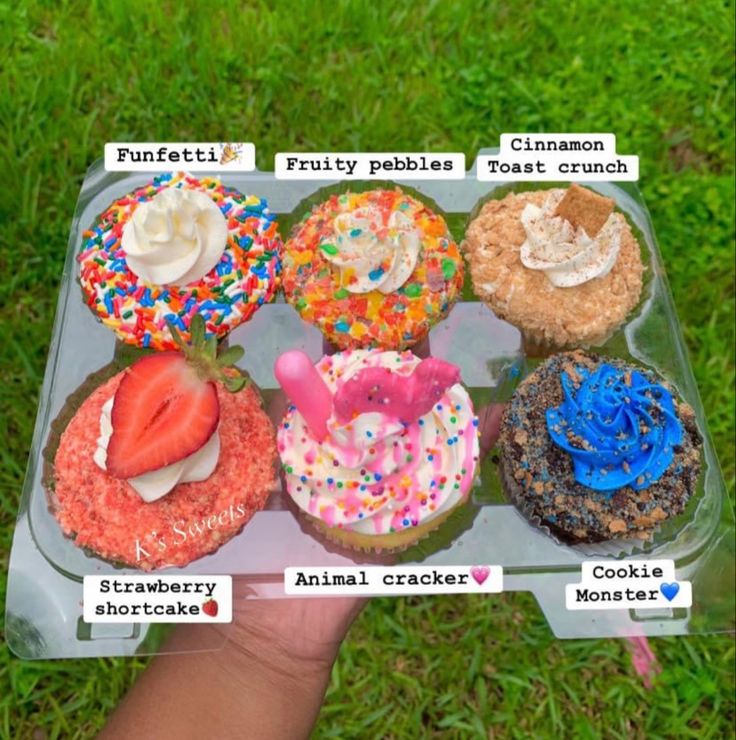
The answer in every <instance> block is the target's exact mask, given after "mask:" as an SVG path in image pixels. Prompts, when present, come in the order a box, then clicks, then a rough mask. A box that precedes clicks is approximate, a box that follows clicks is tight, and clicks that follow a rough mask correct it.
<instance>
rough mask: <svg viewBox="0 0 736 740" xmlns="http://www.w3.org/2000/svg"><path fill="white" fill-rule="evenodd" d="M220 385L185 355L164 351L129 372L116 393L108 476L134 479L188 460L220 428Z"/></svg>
mask: <svg viewBox="0 0 736 740" xmlns="http://www.w3.org/2000/svg"><path fill="white" fill-rule="evenodd" d="M219 421H220V403H219V401H218V400H217V390H216V387H215V384H214V383H213V382H211V381H208V380H202V378H200V377H199V375H198V373H197V369H196V368H195V367H194V366H193V365H192V364H190V363H188V362H187V360H186V358H185V356H184V354H182V353H181V352H159V353H157V354H155V355H148V356H146V357H143V358H142V359H140V360H138V361H137V362H136V363H135V364H134V365H131V367H129V368H128V371H127V372H126V373H125V376H124V377H123V379H122V381H121V382H120V385H119V386H118V389H117V391H116V393H115V402H114V404H113V407H112V428H113V432H112V435H111V437H110V443H109V444H108V447H107V463H106V467H107V472H108V473H109V474H110V475H112V476H113V477H115V478H125V479H127V478H135V477H136V476H138V475H142V474H143V473H148V472H150V471H152V470H159V469H160V468H163V467H165V466H166V465H171V464H172V463H175V462H178V461H179V460H183V459H184V458H185V457H188V456H189V455H191V454H193V453H194V452H196V451H197V450H198V449H200V448H201V447H202V446H203V445H204V444H205V443H206V442H207V440H209V438H210V437H211V436H212V435H213V434H214V432H215V429H217V424H218V423H219Z"/></svg>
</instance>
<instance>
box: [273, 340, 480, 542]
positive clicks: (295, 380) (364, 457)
mask: <svg viewBox="0 0 736 740" xmlns="http://www.w3.org/2000/svg"><path fill="white" fill-rule="evenodd" d="M275 369H276V376H277V378H278V379H279V382H280V383H281V385H282V387H283V388H284V390H285V392H286V395H287V396H288V397H289V400H290V401H291V402H292V404H293V405H291V406H290V407H289V408H288V411H287V413H286V415H285V417H284V419H283V422H282V423H281V426H280V427H279V430H278V435H277V439H278V450H279V454H280V456H281V461H282V463H283V466H284V470H285V474H286V487H287V490H288V493H289V495H290V496H291V497H292V499H293V500H294V502H295V503H296V505H297V507H298V508H299V510H300V511H301V513H302V514H303V516H304V517H305V518H306V519H307V520H308V521H309V522H310V523H311V524H312V525H314V526H315V527H316V528H317V529H318V530H319V531H320V532H321V533H323V534H324V535H325V536H326V537H327V538H328V539H329V540H332V541H334V542H336V543H338V544H340V545H343V546H346V547H348V548H350V549H354V550H366V551H371V550H373V551H382V550H389V551H398V550H403V549H406V548H407V547H409V546H410V545H412V544H414V543H415V542H417V541H419V540H420V539H422V538H424V537H425V536H426V535H428V534H429V533H430V532H431V531H432V530H434V529H436V528H437V527H439V526H440V524H441V523H442V522H443V521H445V520H446V519H447V518H448V517H449V515H450V514H451V512H452V511H453V510H454V509H455V508H456V507H459V506H461V505H462V504H463V503H464V502H465V501H467V499H468V495H469V492H470V489H471V486H472V485H473V482H474V478H475V473H476V468H477V465H478V458H479V445H478V420H477V418H476V417H475V415H474V412H473V405H472V402H471V400H470V397H469V396H468V394H467V392H466V390H465V389H464V388H463V386H462V385H461V384H460V371H459V369H458V368H457V367H455V366H454V365H451V364H450V363H447V362H444V361H442V360H438V359H434V358H429V359H425V360H420V359H419V358H418V357H416V356H415V355H413V354H412V353H411V352H409V351H405V352H402V353H398V352H393V351H386V352H384V351H381V350H347V351H344V352H337V353H335V354H334V355H331V356H326V357H323V358H322V359H321V360H320V361H319V362H318V363H317V365H316V366H315V365H312V364H311V361H310V360H309V358H308V357H307V356H306V355H304V354H303V353H301V352H287V353H286V354H284V355H282V356H281V357H280V358H279V359H278V360H277V363H276V368H275Z"/></svg>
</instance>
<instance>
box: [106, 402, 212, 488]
mask: <svg viewBox="0 0 736 740" xmlns="http://www.w3.org/2000/svg"><path fill="white" fill-rule="evenodd" d="M114 402H115V396H113V397H112V398H110V399H108V400H107V401H106V402H105V405H104V406H103V407H102V413H101V414H100V436H99V437H98V439H97V449H96V450H95V452H94V455H93V458H94V461H95V463H96V464H97V465H98V467H100V468H102V469H103V470H107V467H106V464H107V445H108V444H109V443H110V437H111V436H112V407H113V404H114ZM219 457H220V434H219V431H218V430H217V429H216V430H215V432H214V434H213V435H212V436H211V437H210V438H209V439H208V440H207V442H206V444H205V445H204V446H203V447H200V448H199V449H198V450H197V451H196V452H194V453H192V454H191V455H189V457H185V458H184V459H183V460H179V462H175V463H172V464H171V465H166V466H165V467H163V468H160V469H159V470H152V471H151V472H149V473H143V475H138V476H136V477H135V478H128V481H127V482H128V483H130V485H131V486H132V487H133V488H134V489H135V491H136V492H137V493H138V495H139V496H140V497H141V498H142V499H143V500H144V501H145V502H146V503H151V502H152V501H156V500H158V499H160V498H161V497H162V496H165V495H166V494H167V493H169V491H171V490H172V489H173V488H174V486H176V485H177V483H195V482H198V481H203V480H207V478H209V477H210V476H211V475H212V473H213V472H214V470H215V468H216V467H217V460H218V458H219Z"/></svg>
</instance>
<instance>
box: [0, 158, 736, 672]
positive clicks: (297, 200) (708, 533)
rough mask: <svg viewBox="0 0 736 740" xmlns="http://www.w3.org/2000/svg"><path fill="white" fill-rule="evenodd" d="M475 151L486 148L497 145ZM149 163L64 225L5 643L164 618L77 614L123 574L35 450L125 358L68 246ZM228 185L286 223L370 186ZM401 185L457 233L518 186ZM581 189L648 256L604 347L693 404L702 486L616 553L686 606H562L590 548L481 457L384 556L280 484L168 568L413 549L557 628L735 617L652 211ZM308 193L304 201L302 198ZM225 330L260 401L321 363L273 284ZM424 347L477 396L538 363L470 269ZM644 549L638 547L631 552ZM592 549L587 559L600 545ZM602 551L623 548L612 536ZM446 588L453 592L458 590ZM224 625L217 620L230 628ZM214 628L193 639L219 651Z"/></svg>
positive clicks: (250, 583) (113, 181) (46, 649)
mask: <svg viewBox="0 0 736 740" xmlns="http://www.w3.org/2000/svg"><path fill="white" fill-rule="evenodd" d="M481 153H492V150H488V151H487V152H486V151H483V152H481ZM150 178H151V175H149V174H147V173H131V174H126V173H112V172H106V171H105V170H104V168H103V165H102V162H101V161H98V162H96V163H95V164H94V165H93V166H92V167H91V168H90V169H89V171H88V173H87V176H86V177H85V180H84V183H83V186H82V190H81V193H80V196H79V201H78V203H77V208H76V211H75V214H74V219H73V222H72V226H71V232H70V237H69V244H68V251H67V257H66V262H65V266H64V273H63V277H62V282H61V289H60V295H59V304H58V309H57V314H56V320H55V323H54V330H53V337H52V341H51V347H50V349H49V358H48V364H47V367H46V374H45V377H44V383H43V387H42V390H41V395H40V403H39V410H38V417H37V419H36V426H35V431H34V436H33V443H32V448H31V453H30V457H29V462H28V469H27V473H26V480H25V484H24V488H23V495H22V500H21V505H20V511H19V516H18V524H17V528H16V532H15V537H14V541H13V548H12V552H11V559H10V573H9V581H8V594H7V602H6V604H7V606H6V608H7V615H8V622H7V625H8V629H7V633H6V636H7V639H8V642H9V644H10V647H11V648H12V649H13V651H14V652H16V653H17V654H19V655H21V656H24V657H39V658H41V657H72V656H100V655H124V654H133V653H144V652H157V651H159V650H160V638H161V636H162V635H163V634H165V632H166V630H165V629H164V627H162V626H161V625H150V626H149V625H145V624H130V625H101V624H98V625H87V624H85V623H84V622H83V621H82V620H81V603H80V602H81V595H82V586H81V582H82V578H83V576H84V575H99V574H104V573H116V574H122V573H133V572H137V571H133V570H125V569H120V568H116V567H114V566H113V565H111V564H109V563H106V562H104V561H103V560H100V559H98V558H95V557H93V556H89V555H87V554H86V553H85V552H84V551H82V550H81V549H79V548H77V547H75V546H74V544H73V543H72V542H71V540H69V539H67V538H66V537H64V535H63V534H62V532H61V529H60V528H59V526H58V524H57V522H56V521H55V519H54V518H53V516H52V515H51V513H50V512H49V510H48V505H47V497H46V494H45V491H44V488H43V485H42V480H43V475H44V464H45V461H44V455H43V451H44V449H45V448H46V445H47V444H48V442H49V440H50V438H52V437H53V431H52V428H51V424H52V422H53V421H54V419H56V417H57V416H58V415H59V413H60V412H61V410H62V409H63V408H64V405H65V403H66V401H67V398H68V396H69V395H70V394H72V393H73V392H74V391H75V390H76V389H78V388H79V386H80V385H82V383H83V382H84V381H85V379H86V378H87V377H88V376H89V375H90V374H92V373H94V372H96V371H99V370H100V369H101V368H103V367H104V366H106V365H108V364H109V363H110V362H111V361H113V360H116V361H118V362H120V363H123V364H124V363H126V362H129V361H130V356H131V353H130V349H128V348H125V347H123V346H122V345H121V344H119V343H116V341H115V336H114V334H113V333H112V332H111V331H110V330H109V329H107V328H105V327H104V326H102V324H100V323H98V322H97V320H96V319H95V318H94V316H93V315H92V313H91V312H90V311H89V310H88V308H87V307H86V306H85V304H84V301H83V299H82V294H81V290H80V288H79V285H78V282H77V263H76V261H75V255H76V254H77V253H78V252H79V249H80V246H81V242H82V231H83V230H84V229H85V228H87V227H88V226H89V225H90V224H91V223H92V222H93V221H94V220H95V218H96V216H97V215H98V214H99V213H100V212H102V211H103V210H104V209H105V208H106V207H107V206H108V205H109V203H111V202H112V201H113V200H115V199H116V198H118V197H120V196H122V195H124V194H126V193H128V192H130V191H131V190H133V189H135V188H136V187H139V186H141V185H143V184H144V183H145V182H147V181H148V180H150ZM225 182H226V184H227V185H231V186H233V187H236V188H238V189H239V190H241V191H242V192H246V193H254V194H256V195H258V196H260V197H262V198H266V199H267V200H268V202H269V205H270V207H271V209H272V210H273V211H275V212H276V213H278V214H279V216H280V218H279V223H280V230H281V234H282V236H283V237H284V238H286V237H287V235H288V231H289V228H290V226H291V225H292V224H293V223H295V222H296V221H298V220H299V218H301V216H302V215H303V213H304V211H305V208H306V207H307V204H308V203H312V202H314V201H315V200H319V199H320V197H321V196H322V192H320V191H321V190H322V189H323V188H328V189H329V190H330V191H335V190H342V189H349V188H352V189H366V188H368V187H376V186H378V185H380V184H379V183H375V182H374V183H354V182H353V183H347V182H346V183H339V182H338V181H326V180H322V181H309V182H307V181H281V180H276V179H275V178H274V176H273V174H272V173H267V172H253V173H234V174H232V175H228V176H227V178H226V179H225ZM396 184H399V185H401V186H402V187H405V188H406V189H408V190H410V191H413V192H414V193H416V194H417V195H418V196H419V197H424V198H427V199H429V200H431V201H434V203H435V204H436V205H437V207H438V209H439V210H440V212H442V213H443V215H444V216H445V218H446V219H447V221H448V224H449V226H450V230H451V232H452V234H453V236H454V237H455V239H456V240H457V241H458V242H460V241H461V240H462V238H463V235H464V232H465V228H466V226H467V224H468V222H469V220H470V218H472V216H473V215H474V214H475V212H476V211H477V209H478V208H479V206H480V204H482V203H483V202H485V200H487V199H488V198H495V197H503V195H505V193H506V192H508V190H509V189H514V188H515V187H516V186H514V185H508V184H502V183H488V182H478V181H477V180H476V178H475V172H474V169H473V170H471V171H470V172H469V173H468V176H467V178H466V179H465V180H462V181H457V180H453V181H437V180H429V181H419V180H413V181H406V182H403V181H401V180H396ZM552 186H553V183H541V184H538V185H535V184H530V183H525V184H523V185H520V186H518V187H519V188H520V189H524V190H528V189H542V188H549V187H552ZM590 187H592V188H593V189H595V190H597V191H599V192H601V193H602V194H604V195H607V196H610V197H612V198H614V199H615V200H616V203H617V205H618V207H619V208H620V209H621V211H623V212H624V213H625V214H626V216H627V217H628V219H629V221H630V223H631V224H632V225H633V227H634V229H635V233H636V235H637V236H638V238H639V241H640V244H641V246H642V249H643V253H644V261H645V263H646V264H647V267H648V270H647V279H646V282H645V287H644V292H643V297H642V301H641V302H640V305H639V306H638V307H637V309H636V310H635V311H634V313H633V315H632V316H631V317H629V320H628V322H627V324H626V325H625V326H624V327H623V328H622V329H621V330H619V331H617V332H616V333H615V334H614V335H613V336H612V337H611V338H610V339H609V340H608V341H607V342H606V344H605V345H604V346H602V347H599V348H596V349H597V350H599V351H600V352H601V353H602V354H607V355H613V356H618V357H623V358H626V359H632V360H634V361H636V362H638V363H641V364H644V365H647V366H649V367H653V368H655V369H656V370H657V371H658V372H659V373H660V374H661V375H663V376H664V377H665V378H667V379H668V380H669V381H670V382H671V383H672V384H674V385H675V386H676V388H677V390H678V391H679V393H680V394H681V395H682V397H683V398H684V399H685V400H686V401H687V402H688V403H689V404H690V405H691V406H692V407H693V408H694V409H695V412H696V415H697V419H698V423H699V427H700V430H701V432H702V434H703V437H704V445H703V470H702V473H701V477H700V484H699V491H698V493H697V495H696V496H695V497H694V498H693V500H692V501H691V503H690V504H689V506H688V508H687V510H686V512H685V514H683V515H682V516H681V517H678V518H677V520H673V521H672V522H669V523H667V525H666V526H665V527H663V528H662V530H661V531H660V532H659V533H658V534H657V536H656V537H655V539H654V541H653V542H652V543H650V544H648V545H642V546H638V547H639V549H637V550H632V551H631V552H630V553H629V554H628V555H627V557H651V558H671V559H673V560H674V561H675V566H676V573H677V579H678V580H690V581H692V583H693V607H692V609H687V610H677V609H675V610H673V609H667V610H656V611H655V610H627V609H624V610H615V611H606V610H596V611H568V610H567V609H566V607H565V584H566V583H569V582H577V581H579V573H580V563H581V562H582V561H583V560H585V559H586V558H587V557H590V555H591V553H590V552H589V551H586V549H585V548H580V547H569V546H565V545H560V544H557V543H556V542H555V541H554V540H553V539H552V538H551V537H549V536H548V535H547V534H545V533H544V532H543V531H540V530H539V529H536V528H534V527H533V526H531V525H530V524H529V523H528V522H527V521H526V520H525V519H524V518H523V517H522V516H521V515H520V514H519V513H518V512H517V511H516V509H515V508H514V507H513V506H511V505H510V504H509V503H508V502H507V501H506V499H505V496H504V494H503V492H502V489H501V485H500V480H499V477H498V474H497V471H496V466H495V463H494V461H493V455H492V454H491V455H489V456H488V457H487V458H486V460H485V461H484V463H483V465H482V469H481V483H480V485H479V486H477V487H476V488H475V489H474V492H473V497H472V501H471V502H470V503H469V504H468V505H467V506H465V507H464V508H463V509H462V510H461V513H459V514H458V515H457V516H455V517H453V518H452V521H450V522H448V524H447V525H444V526H443V527H442V528H441V529H440V530H439V531H438V532H437V533H436V534H433V535H432V536H431V537H429V538H428V539H426V540H425V541H423V542H421V543H419V544H418V545H416V546H414V547H412V548H411V549H410V550H407V551H406V552H404V553H402V554H400V555H397V556H389V557H388V559H387V558H386V556H384V557H382V558H378V559H375V558H371V557H368V556H358V555H356V554H354V553H350V552H347V551H345V550H341V549H339V548H337V547H335V546H332V545H330V544H329V543H327V542H325V541H323V540H321V539H320V538H319V537H318V536H316V535H315V533H314V532H313V531H312V529H310V528H309V527H308V526H307V525H303V523H302V522H301V520H300V518H299V517H298V516H297V515H295V512H294V510H293V507H292V506H291V505H290V504H289V501H288V497H287V496H286V494H285V493H284V492H283V491H280V490H278V491H274V492H273V494H272V496H271V498H270V500H269V503H268V505H267V507H266V508H265V509H264V510H263V511H261V512H259V513H257V514H256V515H255V516H254V517H253V519H252V520H251V521H250V522H249V523H248V525H247V526H246V527H245V529H244V530H243V531H242V532H241V533H240V534H239V535H238V536H236V537H234V538H233V539H232V540H230V542H228V543H227V544H226V545H224V546H223V547H221V548H220V550H218V551H217V552H216V553H215V554H213V555H210V556H206V557H204V558H201V559H199V560H196V561H194V562H192V563H191V564H190V565H188V566H187V567H186V568H183V569H179V570H176V569H167V570H166V571H164V572H166V573H175V572H182V573H189V574H232V575H236V576H238V577H239V580H238V583H239V584H241V585H243V586H244V587H245V591H246V592H247V594H248V598H279V597H283V590H282V578H283V570H284V568H286V567H288V566H326V565H349V564H353V563H356V562H372V561H373V560H380V561H381V562H382V563H385V562H387V561H388V562H402V563H407V562H423V563H425V564H427V565H462V564H474V563H488V564H496V565H502V566H503V568H504V588H505V589H506V590H508V591H531V592H532V593H533V594H534V595H535V597H536V599H537V601H538V602H539V605H540V608H541V609H542V610H543V612H544V614H545V616H546V618H547V620H548V622H549V624H550V627H551V628H552V630H553V631H554V633H555V634H556V635H557V636H558V637H564V638H576V637H615V636H625V635H668V634H693V633H704V632H719V631H730V630H733V628H734V624H733V620H734V593H733V582H734V552H735V547H734V521H733V513H732V510H731V508H730V506H729V505H728V498H727V494H726V491H725V486H724V482H723V478H722V475H721V472H720V469H719V466H718V461H717V458H716V455H715V452H714V449H713V445H712V442H711V439H710V436H709V435H708V430H707V424H706V420H705V417H704V415H703V409H702V405H701V402H700V399H699V397H698V391H697V387H696V385H695V381H694V378H693V374H692V370H691V367H690V364H689V361H688V358H687V351H686V348H685V344H684V341H683V338H682V333H681V330H680V326H679V323H678V320H677V316H676V313H675V309H674V305H673V302H672V298H671V295H670V292H669V289H668V286H667V280H666V277H665V273H664V268H663V265H662V261H661V257H660V254H659V250H658V248H657V245H656V240H655V237H654V233H653V230H652V224H651V221H650V218H649V214H648V213H647V210H646V207H645V205H644V203H643V201H642V198H641V195H640V193H639V191H638V189H637V187H636V186H635V185H634V184H631V183H625V184H618V185H617V184H613V183H595V184H591V185H590ZM305 201H307V203H305ZM229 341H230V342H231V343H236V344H242V345H243V346H244V347H245V348H246V354H245V357H244V358H243V360H242V361H241V363H240V364H241V366H242V367H243V368H244V369H246V370H247V371H248V372H249V373H250V374H251V376H252V378H253V380H254V381H255V382H256V383H257V384H258V386H259V387H260V388H261V389H262V391H263V394H264V397H265V400H266V403H268V402H269V400H270V398H271V397H272V396H273V395H274V392H275V391H276V389H277V387H278V385H277V383H276V380H275V378H274V376H273V371H272V368H273V363H274V360H275V359H276V357H277V356H278V355H279V354H280V353H281V352H283V351H285V350H287V349H294V348H300V349H303V350H304V351H305V352H307V353H308V354H309V355H310V357H312V358H313V359H314V360H317V359H318V358H319V357H320V356H321V355H322V353H323V341H322V335H321V334H320V332H319V331H318V330H317V329H315V328H314V327H312V326H310V325H308V324H306V323H304V322H303V321H302V320H301V319H300V318H299V316H298V314H297V313H296V312H295V311H294V310H293V309H292V308H291V307H290V306H289V305H288V304H286V303H285V302H284V300H283V297H281V296H280V297H279V299H278V301H277V302H276V303H273V304H270V305H266V306H263V307H261V308H260V309H259V311H257V312H256V314H255V316H254V317H253V318H252V319H251V320H250V321H249V322H247V323H246V324H244V325H242V326H240V327H238V328H237V329H235V330H234V331H233V332H232V333H231V334H230V337H229ZM429 344H430V352H431V354H432V355H434V356H436V357H440V358H445V359H448V360H451V361H452V362H454V363H456V364H458V365H459V366H460V367H461V369H462V376H463V382H464V383H465V385H466V386H467V387H468V389H469V391H470V393H471V396H472V398H473V400H474V402H475V403H476V405H482V404H485V403H488V402H489V401H494V402H498V401H503V400H506V399H507V398H508V397H509V395H510V393H511V391H512V390H513V387H514V385H515V383H516V382H518V380H519V379H520V378H523V377H524V375H525V374H526V373H527V372H528V371H529V369H530V368H531V367H533V366H534V364H535V362H536V361H535V360H533V359H531V358H526V357H525V356H524V351H523V346H522V345H523V343H522V339H521V335H520V333H519V332H518V331H517V330H516V329H515V328H514V327H512V326H511V325H509V324H507V323H506V322H504V321H501V320H499V319H497V318H496V317H495V316H494V315H493V313H492V312H491V311H490V310H489V309H488V308H487V307H486V306H485V305H484V304H482V303H480V302H478V301H477V300H475V299H474V298H473V296H472V293H471V291H470V287H469V278H467V280H466V286H465V290H464V300H463V301H461V302H460V303H458V304H457V305H456V306H455V307H454V308H453V310H452V311H451V313H450V315H449V317H448V318H447V319H446V320H444V321H442V322H441V323H440V324H438V325H437V326H436V327H435V328H434V329H433V330H432V332H431V333H430V340H429ZM642 553H644V554H642ZM599 556H600V554H597V555H596V557H599ZM603 556H604V557H606V556H607V557H614V556H619V557H620V556H621V554H620V548H618V550H617V551H616V552H615V553H612V554H610V555H606V553H605V550H604V551H603ZM457 598H463V597H462V596H458V597H457ZM225 634H226V633H225ZM223 639H225V638H223V637H217V638H213V639H212V640H211V642H209V643H207V642H204V643H201V644H196V645H190V646H188V649H192V650H201V649H216V648H218V647H221V646H222V644H223Z"/></svg>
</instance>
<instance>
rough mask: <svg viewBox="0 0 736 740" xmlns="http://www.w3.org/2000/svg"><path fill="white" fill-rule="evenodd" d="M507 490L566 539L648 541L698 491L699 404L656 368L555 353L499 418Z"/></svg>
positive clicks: (537, 519)
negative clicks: (682, 397)
mask: <svg viewBox="0 0 736 740" xmlns="http://www.w3.org/2000/svg"><path fill="white" fill-rule="evenodd" d="M500 446H501V469H502V478H503V483H504V487H505V489H506V492H507V494H508V495H509V497H510V498H511V500H512V501H513V503H514V504H515V505H516V506H517V508H518V509H519V510H520V511H521V512H522V513H523V514H525V515H526V516H527V517H528V518H529V519H531V520H532V522H533V523H535V524H538V525H541V526H543V527H545V528H546V529H548V530H549V531H550V532H551V533H552V534H553V535H554V536H555V537H556V538H558V539H559V540H560V541H562V542H566V543H571V544H574V543H591V542H603V541H609V540H619V539H639V540H648V539H651V537H652V534H653V532H654V531H655V529H656V528H657V527H658V526H659V525H661V524H662V523H663V522H664V521H666V520H668V519H670V518H672V517H675V516H677V515H678V514H680V513H681V512H682V511H683V510H684V508H685V505H686V504H687V502H688V500H689V499H690V497H691V496H693V494H694V493H695V491H696V487H697V483H698V476H699V473H700V466H701V461H700V446H701V437H700V434H699V432H698V429H697V426H696V420H695V415H694V413H693V410H692V409H691V408H690V407H689V406H688V405H687V404H686V403H684V402H683V401H681V400H679V399H678V397H677V395H676V393H675V391H674V390H673V389H672V388H671V387H670V386H669V385H667V384H666V383H665V382H664V381H663V380H662V379H661V378H659V377H658V376H657V375H656V374H655V373H654V372H653V371H652V370H649V369H645V368H642V367H637V366H635V365H629V364H628V363H626V362H623V361H622V360H618V359H612V358H605V357H599V356H597V355H592V354H587V353H585V352H583V351H581V350H576V351H574V352H568V353H562V354H557V355H553V356H552V357H550V358H549V359H548V360H546V362H544V364H542V365H540V366H539V367H538V368H537V369H536V370H535V371H534V372H533V373H532V374H531V375H530V376H529V377H527V378H526V379H525V380H524V381H523V382H522V383H521V384H520V385H519V387H518V388H517V389H516V392H515V393H514V396H513V397H512V399H511V402H510V403H509V405H508V406H507V408H506V410H505V412H504V416H503V419H502V422H501V436H500Z"/></svg>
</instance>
